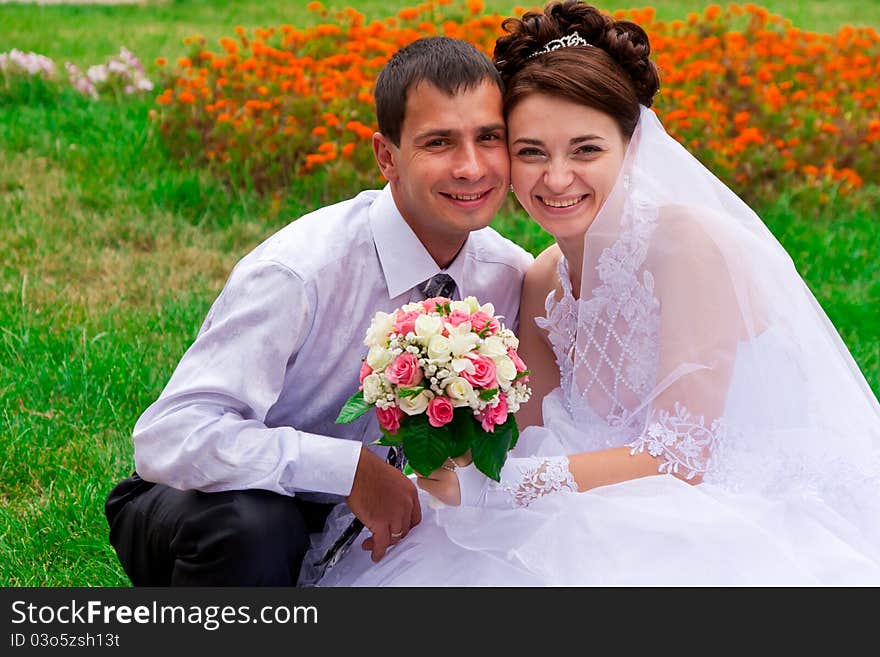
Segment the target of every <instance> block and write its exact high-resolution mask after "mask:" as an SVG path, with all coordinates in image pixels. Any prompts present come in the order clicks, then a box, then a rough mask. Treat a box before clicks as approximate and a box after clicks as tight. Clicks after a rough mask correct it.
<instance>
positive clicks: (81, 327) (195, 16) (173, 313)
mask: <svg viewBox="0 0 880 657" xmlns="http://www.w3.org/2000/svg"><path fill="white" fill-rule="evenodd" d="M305 4H306V2H305V1H304V0H298V1H297V2H273V1H262V2H257V1H255V0H250V1H247V2H245V1H240V2H232V1H229V2H207V1H205V2H193V1H189V2H156V3H149V4H147V6H137V5H136V6H121V7H106V6H102V7H59V6H25V5H0V24H2V26H3V28H2V31H0V52H4V51H7V50H9V49H11V48H13V47H17V48H19V49H22V50H35V51H37V52H41V53H43V54H47V55H50V56H52V57H53V58H55V59H56V60H58V61H63V60H65V59H69V60H71V61H74V62H76V63H77V64H79V65H81V66H84V65H90V64H94V63H98V62H100V61H103V59H104V58H105V57H106V56H107V55H110V54H113V53H115V52H118V50H119V47H120V46H122V45H125V46H127V47H129V48H130V49H132V50H134V52H135V53H136V54H137V55H139V56H140V57H141V58H142V59H143V60H144V61H145V62H146V63H147V65H148V69H149V67H150V66H151V62H152V59H153V58H155V57H156V56H160V55H161V56H166V57H168V58H173V57H176V56H178V55H181V54H183V53H184V51H185V47H184V46H183V45H182V43H181V40H182V38H183V37H184V36H186V35H189V34H193V33H202V34H204V35H206V36H208V37H209V38H219V37H220V36H222V35H228V34H231V33H232V29H233V27H234V26H235V25H238V24H241V25H244V26H257V25H270V24H280V23H283V22H289V23H293V24H304V22H305V20H307V19H309V18H310V15H307V14H305V12H304V10H303V9H302V8H303V7H304V6H305ZM706 4H708V3H703V2H699V3H696V2H686V1H684V0H676V1H673V2H663V3H660V5H661V7H662V9H660V10H658V13H659V14H660V15H661V17H663V18H669V19H671V18H681V17H684V16H685V15H686V14H687V12H689V11H694V10H700V9H701V8H702V7H703V6H705V5H706ZM763 4H764V6H766V7H768V8H769V9H771V10H773V11H778V12H782V13H784V14H785V15H787V16H789V17H791V18H792V19H793V20H794V22H795V24H796V25H800V26H804V27H808V28H810V29H814V30H819V31H831V30H834V29H836V28H837V27H839V26H840V25H842V24H844V23H856V24H872V25H878V24H880V6H878V5H877V4H876V3H871V4H867V3H859V2H855V1H854V0H846V1H839V2H829V3H813V2H791V1H783V0H774V1H772V2H765V3H763ZM341 6H344V5H341ZM357 6H358V8H359V9H361V11H364V12H365V13H366V14H367V15H368V16H369V17H378V16H382V15H385V7H387V3H384V2H381V3H380V2H379V1H378V0H369V1H368V2H365V3H357ZM399 6H405V3H404V4H400V5H399ZM488 6H489V7H490V8H491V9H496V10H498V11H501V12H507V11H509V10H510V9H511V7H512V6H513V5H512V4H508V3H502V2H496V1H493V2H490V3H488ZM599 6H601V7H603V8H606V9H614V8H618V7H621V6H623V5H614V4H610V3H606V2H602V3H599ZM637 6H638V5H637ZM151 103H152V100H151V99H144V100H130V101H126V102H124V103H122V104H116V103H112V102H102V103H93V102H90V101H87V100H84V99H82V98H80V97H78V96H76V95H75V94H74V93H73V92H72V91H66V92H64V93H62V94H61V96H60V97H59V96H58V95H45V94H42V95H41V94H40V93H35V94H34V96H33V98H30V99H28V100H27V102H24V101H23V100H22V99H19V100H18V101H17V102H12V101H11V100H9V99H5V100H4V97H3V96H0V263H2V264H0V404H2V405H0V408H2V420H0V585H5V586H125V585H127V584H128V580H127V578H126V577H125V575H124V573H123V572H122V570H121V568H120V567H119V564H118V563H117V561H116V557H115V555H114V553H113V551H112V549H111V548H110V547H109V545H108V543H107V527H106V523H105V521H104V518H103V511H102V508H103V502H104V498H105V496H106V494H107V491H108V490H109V488H110V487H111V486H112V484H113V483H114V482H115V481H116V480H118V479H119V478H120V477H122V476H124V475H126V474H128V472H129V471H130V470H131V468H132V458H131V456H132V455H131V442H130V434H131V429H132V426H133V425H134V422H135V420H136V419H137V417H138V416H139V415H140V413H141V412H142V411H143V410H144V408H146V406H147V405H148V404H149V403H151V402H152V401H153V400H154V399H155V398H156V396H157V395H158V394H159V392H160V391H161V389H162V387H163V386H164V385H165V383H166V381H167V380H168V377H169V375H170V373H171V371H172V370H173V368H174V366H175V365H176V363H177V360H178V359H179V358H180V355H181V354H182V353H183V351H184V350H185V349H186V347H187V346H188V345H189V344H190V342H191V341H192V339H193V337H194V336H195V333H196V330H197V329H198V326H199V324H200V323H201V321H202V318H203V317H204V314H205V312H206V311H207V309H208V306H209V304H210V303H211V301H212V300H213V298H214V297H215V295H216V294H217V292H218V291H219V289H220V287H221V286H222V284H223V282H224V280H225V278H226V275H227V273H228V271H229V269H230V268H231V267H232V265H233V264H234V263H235V262H236V261H237V260H238V259H239V258H240V257H241V256H242V255H243V254H244V253H246V252H247V251H248V250H249V249H250V248H252V247H253V246H255V245H256V244H257V243H259V242H260V241H261V240H263V239H264V238H265V237H266V236H268V235H269V234H270V233H272V232H273V231H275V230H277V229H278V228H280V227H281V226H283V225H284V224H285V223H286V222H287V221H289V219H290V218H291V217H295V216H298V215H300V214H302V213H303V212H305V211H307V210H310V209H313V208H315V207H317V206H319V205H321V204H323V203H326V202H328V201H333V200H338V194H339V193H340V192H339V190H334V191H329V190H328V189H327V188H326V187H325V186H324V185H323V184H322V181H321V180H320V179H310V180H304V181H301V182H300V183H299V184H298V185H297V186H296V188H294V189H292V190H291V191H290V194H289V195H288V196H287V197H285V198H282V199H261V198H258V197H256V196H255V195H253V194H250V193H247V192H228V191H227V190H225V189H224V188H223V187H222V186H221V185H220V184H218V183H217V182H216V181H214V180H212V179H210V178H209V177H207V176H206V175H204V174H203V173H201V172H199V171H197V170H192V169H189V168H187V167H185V166H183V165H180V164H176V163H174V162H172V161H170V160H169V159H168V157H167V156H166V153H165V151H164V149H163V147H162V145H161V143H159V142H158V140H157V138H156V135H155V134H154V133H153V132H152V131H151V130H150V129H149V128H148V127H147V126H148V122H147V121H146V114H147V112H148V111H149V109H150V107H151ZM878 198H880V192H878V189H877V187H876V186H869V187H867V188H866V189H864V190H862V192H861V195H860V197H859V199H858V201H857V202H856V203H854V204H848V205H846V206H845V207H844V206H843V205H841V204H836V203H833V202H832V203H831V204H829V205H827V206H823V207H821V208H818V209H814V210H812V211H810V212H802V211H801V209H802V207H803V204H802V203H799V202H798V199H796V198H794V199H793V198H790V197H789V196H787V195H784V194H783V195H781V196H780V198H779V200H778V201H777V202H776V203H774V204H773V205H771V206H769V207H765V208H758V210H759V212H760V213H761V214H762V216H763V217H764V219H765V220H766V222H767V223H768V225H769V226H770V228H771V230H772V231H773V232H774V234H776V235H777V237H778V238H779V239H780V241H781V242H782V243H783V245H784V246H785V247H786V248H787V249H788V251H789V253H790V254H791V256H792V258H793V259H794V261H795V263H796V265H797V266H798V269H799V271H800V272H801V273H802V274H803V276H804V277H805V279H806V280H807V282H808V284H809V285H810V287H811V289H812V290H813V291H814V293H815V295H816V297H817V298H818V299H819V301H820V302H821V303H822V305H823V306H824V307H825V309H826V311H827V312H828V314H829V316H830V318H831V320H832V321H833V322H834V323H835V325H836V326H837V327H838V329H839V331H840V333H841V335H842V337H843V338H844V340H845V341H846V343H847V344H848V346H849V347H850V349H851V350H852V353H853V355H854V357H855V359H856V361H857V362H858V363H859V365H860V366H861V368H862V370H863V371H864V372H865V375H866V377H867V378H868V381H869V383H870V385H871V386H872V387H873V389H874V391H875V393H876V392H880V319H878V316H877V312H876V309H877V308H878V307H880V265H878V261H880V258H878V257H877V246H876V245H877V244H880V222H878V221H877V217H876V208H877V200H878ZM496 226H497V227H498V229H499V230H500V231H501V232H503V233H505V234H506V235H508V236H510V237H511V238H513V239H515V240H517V241H518V242H520V243H521V244H523V245H524V246H526V248H528V249H530V250H532V251H533V252H537V251H539V250H540V249H542V248H543V247H544V246H546V245H547V244H548V243H549V237H548V236H547V235H546V234H544V233H542V232H541V231H540V230H539V229H537V228H535V227H534V225H533V224H531V223H530V222H529V221H528V219H527V218H526V217H525V216H524V215H523V214H522V212H520V211H517V210H516V209H515V208H514V207H513V206H512V205H511V206H510V207H508V208H507V210H506V211H505V212H504V213H502V215H501V216H500V217H499V219H498V222H497V224H496Z"/></svg>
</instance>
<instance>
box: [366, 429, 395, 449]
mask: <svg viewBox="0 0 880 657" xmlns="http://www.w3.org/2000/svg"><path fill="white" fill-rule="evenodd" d="M381 431H382V437H381V438H379V439H378V440H374V441H373V442H371V443H370V444H371V445H384V446H385V447H393V446H394V445H399V444H400V443H401V442H403V438H401V437H400V436H399V435H398V434H396V433H388V432H387V431H385V429H381Z"/></svg>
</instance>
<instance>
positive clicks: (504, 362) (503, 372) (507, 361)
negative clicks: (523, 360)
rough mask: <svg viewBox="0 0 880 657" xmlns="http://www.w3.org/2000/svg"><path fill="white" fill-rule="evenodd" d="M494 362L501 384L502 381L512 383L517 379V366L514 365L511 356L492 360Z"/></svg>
mask: <svg viewBox="0 0 880 657" xmlns="http://www.w3.org/2000/svg"><path fill="white" fill-rule="evenodd" d="M492 362H493V363H495V375H496V376H497V377H498V381H499V383H500V382H502V381H503V382H505V383H510V382H511V381H513V380H514V379H515V378H516V375H517V371H516V365H514V364H513V360H512V359H511V358H510V356H507V355H505V356H497V357H495V358H492Z"/></svg>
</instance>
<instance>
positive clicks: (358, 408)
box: [336, 390, 373, 424]
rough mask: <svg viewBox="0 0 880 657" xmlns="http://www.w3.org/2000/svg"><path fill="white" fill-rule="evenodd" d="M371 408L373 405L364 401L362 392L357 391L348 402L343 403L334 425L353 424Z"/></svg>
mask: <svg viewBox="0 0 880 657" xmlns="http://www.w3.org/2000/svg"><path fill="white" fill-rule="evenodd" d="M371 408H373V405H372V404H368V403H367V402H365V401H364V391H363V390H358V391H357V392H356V393H354V394H353V395H352V396H351V397H349V399H348V401H347V402H345V406H343V407H342V410H341V411H339V415H338V416H337V417H336V424H348V423H349V422H354V421H355V420H357V419H358V418H359V417H360V416H361V415H363V414H364V413H366V412H367V411H368V410H370V409H371Z"/></svg>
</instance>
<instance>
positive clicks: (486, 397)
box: [479, 388, 498, 401]
mask: <svg viewBox="0 0 880 657" xmlns="http://www.w3.org/2000/svg"><path fill="white" fill-rule="evenodd" d="M497 394H498V388H487V389H486V390H480V394H479V397H480V399H482V400H483V401H492V399H494V397H495V395H497Z"/></svg>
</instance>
